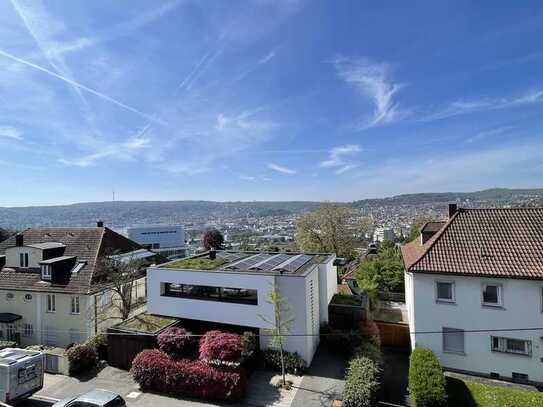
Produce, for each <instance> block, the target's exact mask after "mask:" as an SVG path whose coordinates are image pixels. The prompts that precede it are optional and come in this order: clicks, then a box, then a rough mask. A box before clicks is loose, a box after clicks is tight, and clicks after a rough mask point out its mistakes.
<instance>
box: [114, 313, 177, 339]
mask: <svg viewBox="0 0 543 407" xmlns="http://www.w3.org/2000/svg"><path fill="white" fill-rule="evenodd" d="M175 322H177V319H176V318H169V317H162V316H158V315H151V314H140V315H136V316H135V317H132V318H130V319H127V320H126V321H124V322H121V323H120V324H119V325H116V326H115V328H116V329H121V330H129V331H137V332H144V333H150V334H153V333H157V332H159V331H160V330H162V329H164V328H166V327H168V326H169V325H171V324H173V323H175Z"/></svg>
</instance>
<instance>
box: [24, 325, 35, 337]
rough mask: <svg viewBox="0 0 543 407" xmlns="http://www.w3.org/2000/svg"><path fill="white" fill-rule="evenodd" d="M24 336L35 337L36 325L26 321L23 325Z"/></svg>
mask: <svg viewBox="0 0 543 407" xmlns="http://www.w3.org/2000/svg"><path fill="white" fill-rule="evenodd" d="M22 337H23V338H33V337H34V326H33V325H32V324H30V323H25V324H24V325H23V332H22Z"/></svg>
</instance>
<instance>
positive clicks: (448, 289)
mask: <svg viewBox="0 0 543 407" xmlns="http://www.w3.org/2000/svg"><path fill="white" fill-rule="evenodd" d="M436 300H437V301H438V302H454V301H455V300H454V283H453V282H450V281H436Z"/></svg>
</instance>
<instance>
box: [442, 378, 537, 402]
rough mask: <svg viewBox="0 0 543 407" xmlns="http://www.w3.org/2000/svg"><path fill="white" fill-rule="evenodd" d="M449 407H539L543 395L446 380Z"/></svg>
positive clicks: (508, 388)
mask: <svg viewBox="0 0 543 407" xmlns="http://www.w3.org/2000/svg"><path fill="white" fill-rule="evenodd" d="M447 393H448V405H449V406H466V407H494V406H515V407H528V406H541V405H543V393H539V392H537V391H525V390H520V389H516V388H511V387H497V386H489V385H486V384H480V383H474V382H470V381H464V380H459V379H456V378H452V377H448V378H447Z"/></svg>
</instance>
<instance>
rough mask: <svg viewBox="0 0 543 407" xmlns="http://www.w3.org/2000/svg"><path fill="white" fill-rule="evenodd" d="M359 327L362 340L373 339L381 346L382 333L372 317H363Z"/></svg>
mask: <svg viewBox="0 0 543 407" xmlns="http://www.w3.org/2000/svg"><path fill="white" fill-rule="evenodd" d="M358 328H359V331H360V335H361V336H362V342H367V341H371V342H373V343H375V344H376V345H377V346H381V334H380V332H379V327H378V326H377V324H376V323H375V321H373V320H371V319H363V320H362V321H360V324H359V326H358Z"/></svg>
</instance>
